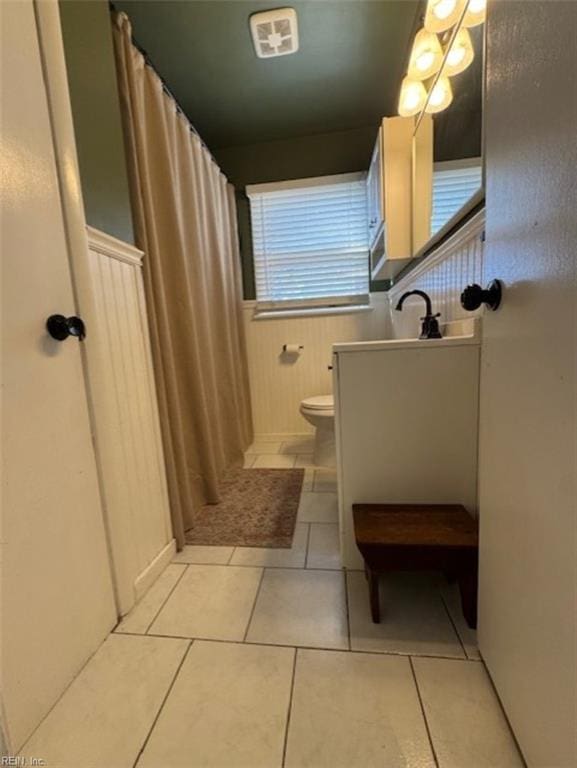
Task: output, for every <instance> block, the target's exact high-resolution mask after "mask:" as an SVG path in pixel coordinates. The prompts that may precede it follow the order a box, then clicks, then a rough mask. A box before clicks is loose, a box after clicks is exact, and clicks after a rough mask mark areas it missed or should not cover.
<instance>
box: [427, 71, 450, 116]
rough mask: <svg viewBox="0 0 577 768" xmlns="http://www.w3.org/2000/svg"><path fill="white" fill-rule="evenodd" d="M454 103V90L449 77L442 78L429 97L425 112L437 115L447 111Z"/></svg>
mask: <svg viewBox="0 0 577 768" xmlns="http://www.w3.org/2000/svg"><path fill="white" fill-rule="evenodd" d="M452 101H453V90H452V88H451V83H450V81H449V78H448V77H440V78H439V79H438V80H437V82H436V83H435V85H434V86H433V90H432V91H431V94H430V96H429V101H428V102H427V106H426V107H425V112H430V113H435V112H442V111H443V110H444V109H447V107H448V106H449V104H450V103H451V102H452Z"/></svg>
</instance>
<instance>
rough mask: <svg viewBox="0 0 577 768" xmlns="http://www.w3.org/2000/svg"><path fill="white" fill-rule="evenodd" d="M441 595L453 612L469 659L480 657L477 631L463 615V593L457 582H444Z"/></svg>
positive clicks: (450, 611) (452, 616) (452, 615)
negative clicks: (461, 593)
mask: <svg viewBox="0 0 577 768" xmlns="http://www.w3.org/2000/svg"><path fill="white" fill-rule="evenodd" d="M441 595H442V597H443V600H444V602H445V605H446V606H447V610H448V611H449V613H450V614H451V618H452V619H453V623H454V624H455V627H456V628H457V633H458V635H459V637H460V638H461V643H462V644H463V646H464V648H465V653H466V654H467V658H468V659H480V658H481V654H480V653H479V648H478V645H477V633H476V631H475V630H474V629H471V627H469V626H468V624H467V622H466V621H465V617H464V616H463V609H462V607H461V595H460V592H459V587H458V585H457V584H443V585H442V586H441Z"/></svg>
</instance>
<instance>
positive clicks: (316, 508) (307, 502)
mask: <svg viewBox="0 0 577 768" xmlns="http://www.w3.org/2000/svg"><path fill="white" fill-rule="evenodd" d="M338 516H339V513H338V507H337V494H336V493H310V492H308V491H303V492H302V493H301V500H300V504H299V511H298V520H299V521H300V522H301V523H336V522H338Z"/></svg>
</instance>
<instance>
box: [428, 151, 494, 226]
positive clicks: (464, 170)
mask: <svg viewBox="0 0 577 768" xmlns="http://www.w3.org/2000/svg"><path fill="white" fill-rule="evenodd" d="M451 166H453V167H451ZM482 183H483V170H482V166H481V159H480V158H475V159H474V160H472V161H471V163H468V164H466V165H465V164H463V163H462V162H461V161H458V162H457V163H451V162H447V163H439V164H438V165H435V169H434V172H433V214H432V217H431V234H432V235H434V234H435V232H438V231H439V230H440V229H441V227H443V226H444V225H445V224H446V223H447V222H448V221H449V219H451V218H452V217H453V216H454V215H455V214H456V213H457V211H459V210H460V209H461V208H462V206H463V205H464V204H465V203H466V202H467V201H468V200H469V199H470V198H471V197H472V196H473V195H474V194H475V192H477V191H478V190H479V189H480V188H481V186H482Z"/></svg>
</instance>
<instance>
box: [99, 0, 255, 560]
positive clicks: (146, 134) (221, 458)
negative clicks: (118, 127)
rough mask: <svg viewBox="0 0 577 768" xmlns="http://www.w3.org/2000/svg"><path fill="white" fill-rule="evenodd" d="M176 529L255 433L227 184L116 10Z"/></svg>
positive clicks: (211, 497) (180, 537)
mask: <svg viewBox="0 0 577 768" xmlns="http://www.w3.org/2000/svg"><path fill="white" fill-rule="evenodd" d="M114 38H115V52H116V59H117V69H118V77H119V90H120V97H121V103H122V110H123V120H124V126H125V133H126V143H127V150H128V164H129V175H130V185H131V195H132V207H133V215H134V226H135V234H136V240H137V245H138V246H139V247H140V248H141V249H142V250H143V251H144V254H145V256H144V283H145V289H146V299H147V307H148V316H149V325H150V332H151V340H152V353H153V359H154V368H155V375H156V384H157V392H158V400H159V408H160V418H161V426H162V434H163V442H164V450H165V456H166V465H167V466H166V469H167V477H168V488H169V495H170V502H171V509H172V521H173V529H174V534H175V537H176V540H177V543H178V546H179V547H181V546H182V544H183V542H184V538H185V537H184V532H185V531H186V529H187V528H189V527H191V524H192V523H191V517H190V513H191V510H192V509H193V508H194V507H195V505H199V504H203V503H206V502H217V501H218V500H219V480H220V479H221V477H222V474H223V472H224V471H225V469H226V468H227V467H228V466H230V465H233V464H236V463H238V464H240V463H241V462H242V458H243V452H244V450H245V449H246V447H247V446H248V444H249V443H250V442H251V440H252V415H251V410H250V397H249V384H248V367H247V356H246V346H245V340H244V333H243V322H242V288H241V273H240V261H239V252H238V237H237V230H236V209H235V201H234V193H233V189H232V187H231V186H230V185H229V184H228V183H227V180H226V178H225V176H224V175H223V174H222V172H221V171H220V169H219V167H218V166H217V165H216V163H215V161H214V160H213V159H212V157H211V155H210V153H209V152H208V151H207V149H206V148H205V147H204V146H203V145H202V143H201V141H200V139H199V138H198V136H196V135H195V134H194V133H193V132H192V131H191V128H190V126H189V123H188V122H187V120H186V118H185V117H184V116H183V115H182V114H181V113H180V112H178V111H177V110H176V105H175V102H174V100H173V99H172V98H171V97H170V96H168V95H167V94H166V93H165V92H164V90H163V87H162V82H161V80H160V79H159V77H158V75H157V74H156V73H155V72H154V70H153V69H151V67H149V66H147V65H146V64H145V60H144V57H143V56H142V54H141V53H140V52H139V51H138V50H137V49H136V48H135V46H134V45H133V44H132V42H131V28H130V22H129V20H128V18H127V17H126V16H125V15H124V14H122V13H120V14H116V15H115V17H114Z"/></svg>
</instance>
